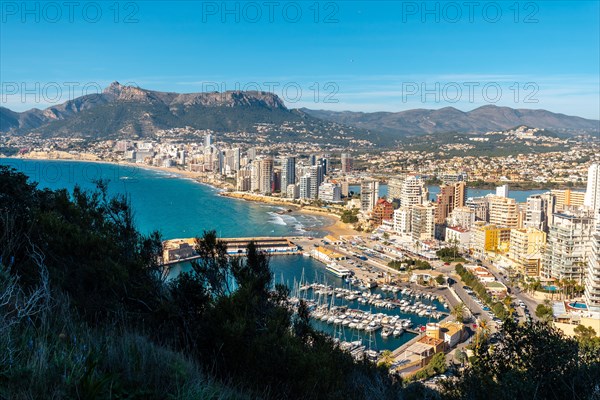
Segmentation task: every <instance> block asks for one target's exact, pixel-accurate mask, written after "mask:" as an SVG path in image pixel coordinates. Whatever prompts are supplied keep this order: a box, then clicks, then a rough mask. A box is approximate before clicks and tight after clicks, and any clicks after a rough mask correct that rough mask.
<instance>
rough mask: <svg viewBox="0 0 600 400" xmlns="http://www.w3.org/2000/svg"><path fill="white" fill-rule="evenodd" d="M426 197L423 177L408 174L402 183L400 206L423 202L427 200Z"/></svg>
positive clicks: (427, 194) (427, 195)
mask: <svg viewBox="0 0 600 400" xmlns="http://www.w3.org/2000/svg"><path fill="white" fill-rule="evenodd" d="M428 197H429V192H428V191H427V188H426V187H425V182H424V181H423V179H421V178H418V177H416V176H409V177H407V178H406V179H405V180H404V182H403V183H402V193H401V195H400V205H401V206H403V207H404V206H413V205H417V204H423V203H425V202H426V201H427V200H428Z"/></svg>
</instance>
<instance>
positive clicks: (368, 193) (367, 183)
mask: <svg viewBox="0 0 600 400" xmlns="http://www.w3.org/2000/svg"><path fill="white" fill-rule="evenodd" d="M378 198H379V182H378V181H375V180H371V179H365V180H363V181H362V182H361V183H360V210H361V211H363V212H369V211H372V210H373V208H374V207H375V204H376V203H377V199H378Z"/></svg>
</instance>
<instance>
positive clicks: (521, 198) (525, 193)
mask: <svg viewBox="0 0 600 400" xmlns="http://www.w3.org/2000/svg"><path fill="white" fill-rule="evenodd" d="M427 189H428V190H429V200H435V197H436V195H437V194H438V193H439V192H440V187H439V186H429V187H428V188H427ZM348 190H349V191H353V192H354V193H360V186H359V185H350V186H348ZM547 191H548V190H509V193H508V197H510V198H513V199H515V200H516V201H517V202H518V203H525V202H526V201H527V197H529V196H533V195H534V194H541V193H546V192H547ZM387 192H388V187H387V185H379V196H381V197H383V196H386V195H387ZM490 193H496V191H495V190H490V189H467V197H483V196H485V195H487V194H490Z"/></svg>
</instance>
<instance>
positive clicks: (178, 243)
mask: <svg viewBox="0 0 600 400" xmlns="http://www.w3.org/2000/svg"><path fill="white" fill-rule="evenodd" d="M291 239H292V238H287V237H247V238H222V239H219V240H220V241H222V242H225V244H226V245H227V254H228V255H230V256H244V255H246V248H247V247H248V244H249V243H250V242H254V244H255V245H256V247H257V249H258V250H259V251H262V252H265V253H267V254H269V255H293V254H299V252H300V248H299V247H298V245H297V244H295V243H294V242H292V240H291ZM198 258H200V256H199V255H198V253H197V252H196V238H186V239H172V240H165V241H164V242H163V265H166V266H168V265H172V264H177V263H181V262H186V261H192V260H196V259H198Z"/></svg>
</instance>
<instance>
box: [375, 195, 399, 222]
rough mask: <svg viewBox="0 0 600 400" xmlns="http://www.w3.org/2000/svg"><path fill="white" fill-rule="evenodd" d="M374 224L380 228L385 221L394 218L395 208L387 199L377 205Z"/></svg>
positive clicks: (378, 201) (380, 200)
mask: <svg viewBox="0 0 600 400" xmlns="http://www.w3.org/2000/svg"><path fill="white" fill-rule="evenodd" d="M372 215H373V224H374V225H375V226H379V225H381V224H382V223H383V221H384V220H386V221H390V220H392V219H393V217H394V206H392V203H390V202H389V201H387V200H386V199H383V198H382V199H379V200H377V204H375V207H373V214H372Z"/></svg>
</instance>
